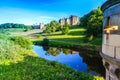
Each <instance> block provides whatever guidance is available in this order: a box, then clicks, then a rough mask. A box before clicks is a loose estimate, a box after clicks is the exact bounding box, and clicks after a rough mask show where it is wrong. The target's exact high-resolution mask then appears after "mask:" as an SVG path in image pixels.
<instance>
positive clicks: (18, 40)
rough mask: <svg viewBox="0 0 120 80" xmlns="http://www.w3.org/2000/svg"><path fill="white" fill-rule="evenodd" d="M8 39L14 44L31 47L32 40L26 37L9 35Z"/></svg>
mask: <svg viewBox="0 0 120 80" xmlns="http://www.w3.org/2000/svg"><path fill="white" fill-rule="evenodd" d="M10 40H12V41H13V42H14V43H15V44H17V45H20V46H21V47H23V48H26V49H31V45H32V42H31V41H30V40H29V39H28V38H25V37H22V36H14V37H11V38H10Z"/></svg>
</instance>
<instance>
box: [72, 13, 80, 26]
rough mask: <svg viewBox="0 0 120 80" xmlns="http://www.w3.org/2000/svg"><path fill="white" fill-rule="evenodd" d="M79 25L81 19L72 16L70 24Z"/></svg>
mask: <svg viewBox="0 0 120 80" xmlns="http://www.w3.org/2000/svg"><path fill="white" fill-rule="evenodd" d="M78 23H79V18H78V17H77V16H73V15H72V16H70V24H71V25H77V24H78Z"/></svg>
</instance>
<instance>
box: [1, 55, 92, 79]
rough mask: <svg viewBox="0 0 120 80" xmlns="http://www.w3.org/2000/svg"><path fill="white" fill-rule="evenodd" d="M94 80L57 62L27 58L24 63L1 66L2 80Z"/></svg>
mask: <svg viewBox="0 0 120 80" xmlns="http://www.w3.org/2000/svg"><path fill="white" fill-rule="evenodd" d="M65 79H66V80H93V79H94V77H93V76H92V75H88V74H84V73H80V72H77V71H74V70H72V69H71V68H69V67H67V66H65V65H63V64H58V63H57V62H55V61H47V60H45V59H42V58H39V57H33V56H26V57H25V58H24V60H23V61H22V62H18V63H11V64H10V65H0V80H65Z"/></svg>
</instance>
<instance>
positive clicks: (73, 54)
mask: <svg viewBox="0 0 120 80" xmlns="http://www.w3.org/2000/svg"><path fill="white" fill-rule="evenodd" d="M34 51H35V52H36V53H37V54H38V55H39V56H40V57H42V58H45V59H47V60H55V61H58V62H60V63H63V64H66V65H68V66H70V67H71V68H73V69H75V70H78V71H83V72H86V73H91V74H94V75H99V76H104V74H105V70H104V67H103V66H102V60H101V57H100V56H99V55H98V54H94V53H91V52H90V51H79V50H78V51H75V50H71V49H66V48H56V47H48V46H44V47H41V46H34Z"/></svg>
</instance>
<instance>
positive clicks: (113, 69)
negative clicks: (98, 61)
mask: <svg viewBox="0 0 120 80" xmlns="http://www.w3.org/2000/svg"><path fill="white" fill-rule="evenodd" d="M117 1H119V2H120V0H117ZM117 1H114V0H109V1H107V2H106V3H105V4H103V6H102V9H103V10H104V22H103V42H102V52H101V56H102V58H103V65H104V67H105V69H106V80H120V3H117ZM113 3H114V4H113ZM111 5H112V6H111ZM113 26H117V27H118V28H117V29H116V30H115V29H111V30H110V28H111V27H113ZM108 29H109V31H108Z"/></svg>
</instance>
